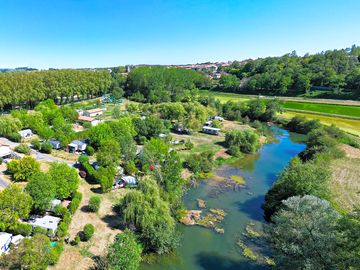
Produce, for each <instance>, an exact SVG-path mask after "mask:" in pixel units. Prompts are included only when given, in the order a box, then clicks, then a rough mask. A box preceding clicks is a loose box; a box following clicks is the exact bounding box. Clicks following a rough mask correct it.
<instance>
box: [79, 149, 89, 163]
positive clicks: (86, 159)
mask: <svg viewBox="0 0 360 270" xmlns="http://www.w3.org/2000/svg"><path fill="white" fill-rule="evenodd" d="M87 147H89V146H87ZM78 162H79V163H80V164H82V165H84V164H85V163H88V162H89V157H88V156H87V155H80V156H79V158H78Z"/></svg>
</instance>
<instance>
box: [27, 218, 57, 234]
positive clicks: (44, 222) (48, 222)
mask: <svg viewBox="0 0 360 270" xmlns="http://www.w3.org/2000/svg"><path fill="white" fill-rule="evenodd" d="M59 222H60V218H58V217H53V216H44V217H41V218H36V219H35V220H34V221H32V222H31V225H32V226H33V227H41V228H44V229H48V230H53V232H55V231H56V230H57V227H58V224H59Z"/></svg>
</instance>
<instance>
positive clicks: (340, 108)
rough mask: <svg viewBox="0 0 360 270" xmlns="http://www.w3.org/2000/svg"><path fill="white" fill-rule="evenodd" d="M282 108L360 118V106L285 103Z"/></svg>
mask: <svg viewBox="0 0 360 270" xmlns="http://www.w3.org/2000/svg"><path fill="white" fill-rule="evenodd" d="M282 107H283V108H285V109H295V110H303V111H312V112H319V113H328V114H337V115H343V116H352V117H360V106H350V105H338V104H326V103H308V102H296V101H285V102H284V104H283V105H282Z"/></svg>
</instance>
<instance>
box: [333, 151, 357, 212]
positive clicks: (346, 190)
mask: <svg viewBox="0 0 360 270" xmlns="http://www.w3.org/2000/svg"><path fill="white" fill-rule="evenodd" d="M331 171H332V180H331V183H330V189H331V191H332V195H333V196H334V201H335V203H336V205H338V206H339V207H340V209H343V210H345V211H352V210H354V206H355V205H358V204H359V203H360V182H359V175H360V159H359V158H345V159H337V160H335V161H333V162H332V164H331Z"/></svg>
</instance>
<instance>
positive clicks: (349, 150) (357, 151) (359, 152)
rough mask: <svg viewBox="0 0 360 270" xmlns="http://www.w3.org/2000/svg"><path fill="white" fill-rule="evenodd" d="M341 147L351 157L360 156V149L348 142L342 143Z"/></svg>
mask: <svg viewBox="0 0 360 270" xmlns="http://www.w3.org/2000/svg"><path fill="white" fill-rule="evenodd" d="M340 148H341V149H342V150H343V151H344V152H345V154H346V156H347V157H349V158H360V149H358V148H355V147H352V146H350V145H347V144H342V145H341V146H340Z"/></svg>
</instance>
